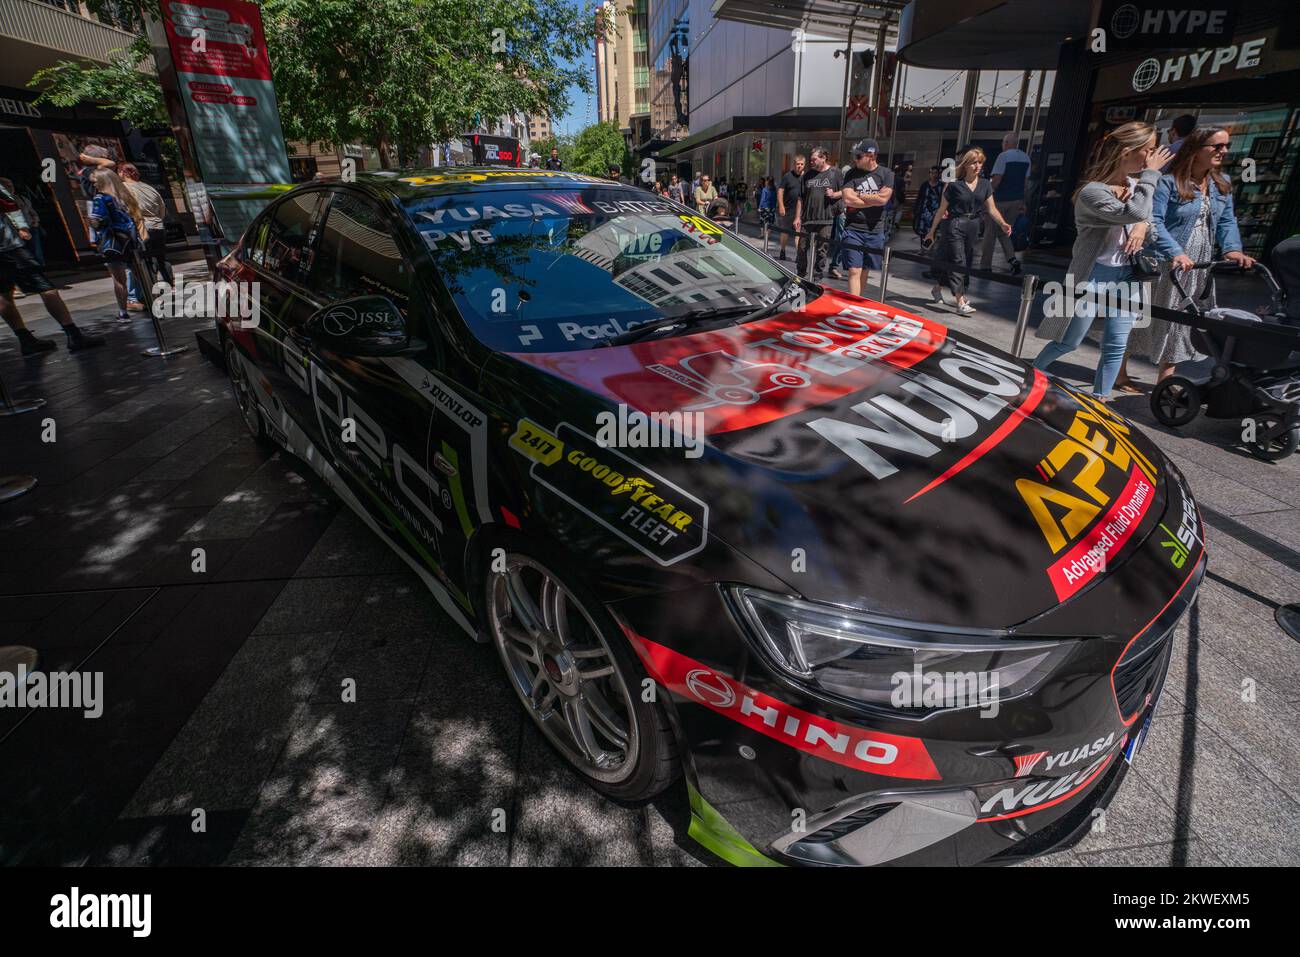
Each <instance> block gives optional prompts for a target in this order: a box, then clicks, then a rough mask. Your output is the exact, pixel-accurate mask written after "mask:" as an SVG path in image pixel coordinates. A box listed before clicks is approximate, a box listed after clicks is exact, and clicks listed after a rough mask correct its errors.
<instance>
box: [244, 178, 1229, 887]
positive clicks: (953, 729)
mask: <svg viewBox="0 0 1300 957" xmlns="http://www.w3.org/2000/svg"><path fill="white" fill-rule="evenodd" d="M223 269H224V277H225V278H227V279H231V280H236V281H246V282H258V283H260V303H261V314H260V320H259V321H258V322H257V323H256V324H255V325H254V324H252V323H249V322H246V321H242V320H238V319H232V320H229V321H223V323H222V325H221V336H222V340H223V347H224V350H225V355H226V361H227V366H228V369H229V372H230V377H231V381H232V383H233V385H234V392H235V396H236V399H237V400H238V403H239V407H240V410H241V411H242V413H243V416H244V419H245V421H246V422H247V424H248V427H249V429H250V430H251V431H252V432H253V434H254V435H255V436H257V437H258V438H259V439H262V440H270V441H274V442H277V443H279V444H280V445H282V446H284V447H285V448H287V449H290V450H291V451H293V452H295V453H296V454H297V455H299V456H301V457H302V458H303V459H304V460H305V461H306V462H308V463H309V464H310V465H311V466H312V467H313V468H314V469H316V470H317V471H318V472H319V473H320V474H321V475H322V476H324V478H325V480H326V481H327V482H328V483H329V484H330V486H331V487H332V488H333V489H334V490H335V491H336V492H337V493H338V494H339V495H340V496H341V497H342V498H343V499H344V500H345V501H346V502H348V504H349V505H351V506H352V508H354V509H355V510H356V511H357V513H358V514H359V515H360V516H361V517H362V518H363V519H364V520H365V521H366V522H367V523H368V524H369V525H370V526H371V527H372V528H373V529H374V530H375V532H376V533H378V534H379V535H380V536H382V537H383V538H384V539H385V540H386V541H387V542H389V544H390V545H392V547H393V548H395V549H396V550H397V551H398V552H399V553H400V554H401V555H402V557H403V558H404V559H405V560H406V561H407V562H408V563H409V564H410V565H411V567H412V568H413V569H414V570H415V571H416V573H417V574H419V575H420V577H421V578H422V579H423V581H424V582H425V583H426V584H427V585H428V587H429V589H430V591H431V592H432V593H433V594H434V595H435V596H436V597H437V600H438V601H439V602H440V604H441V606H442V608H443V609H444V610H445V611H446V613H447V614H448V615H449V616H450V617H451V618H452V619H453V620H454V621H455V622H456V623H457V624H458V625H459V626H460V627H461V628H463V629H464V630H465V632H466V634H467V635H469V636H471V637H475V638H477V639H479V640H481V641H490V642H492V643H494V644H495V645H496V648H497V650H498V651H499V652H500V656H501V660H502V662H503V664H504V665H505V670H506V676H507V680H509V681H510V683H511V684H512V685H513V686H514V688H515V690H516V691H517V692H518V695H519V699H520V701H521V702H522V703H523V705H524V707H525V709H526V710H527V711H528V713H529V714H530V715H531V716H532V718H533V720H534V721H536V723H537V724H538V726H539V727H540V728H541V729H542V731H543V732H544V733H545V736H546V737H547V738H548V740H549V741H550V742H551V743H552V744H553V745H554V746H555V748H556V750H557V751H559V752H560V754H562V755H563V756H564V758H565V759H566V760H567V761H568V762H569V763H570V764H572V766H573V767H574V768H575V769H576V770H577V771H578V773H580V774H581V775H582V776H583V777H585V778H586V779H587V780H588V781H589V782H590V783H591V785H592V786H593V787H595V788H597V789H598V790H600V791H602V792H604V793H605V794H608V795H611V796H613V797H616V798H621V799H630V800H635V799H644V798H648V797H650V796H652V795H654V794H656V793H658V792H660V791H662V790H663V789H664V788H666V787H667V786H668V785H669V784H670V783H672V782H673V781H674V779H675V778H676V776H677V775H678V774H679V773H684V774H685V776H686V785H687V790H688V793H689V795H690V800H691V808H692V826H691V833H692V834H693V835H694V836H695V837H696V838H697V839H699V840H700V841H701V842H702V843H704V844H706V845H707V846H708V847H710V848H711V849H712V850H713V851H715V852H716V853H717V854H719V855H720V856H722V857H723V858H725V859H727V860H729V861H732V862H736V863H771V862H781V863H795V862H799V863H819V864H885V863H904V864H913V863H937V864H976V863H989V862H1005V861H1011V860H1015V859H1019V858H1022V857H1025V856H1028V855H1032V854H1036V853H1041V852H1043V851H1046V850H1049V849H1052V848H1055V847H1059V846H1066V845H1068V844H1070V843H1072V842H1073V841H1075V840H1077V839H1079V838H1080V837H1081V836H1082V835H1083V833H1085V831H1086V829H1087V828H1088V827H1089V826H1090V824H1091V821H1092V818H1093V816H1094V814H1095V812H1096V811H1097V809H1098V808H1101V807H1103V806H1104V805H1105V804H1106V803H1107V802H1108V801H1109V800H1110V798H1111V796H1112V795H1113V794H1114V792H1115V790H1116V788H1117V787H1118V786H1119V784H1120V782H1121V780H1122V778H1123V776H1124V774H1125V771H1126V769H1127V767H1128V764H1129V762H1130V761H1131V760H1132V759H1133V757H1134V756H1135V754H1136V752H1137V750H1138V748H1139V746H1140V744H1141V741H1142V738H1143V735H1144V733H1145V730H1146V728H1147V726H1148V723H1149V721H1150V720H1151V715H1152V713H1153V711H1154V709H1155V704H1156V699H1157V697H1158V696H1159V693H1160V689H1161V685H1162V682H1163V680H1164V675H1165V671H1166V668H1167V666H1168V661H1169V655H1170V648H1171V644H1172V639H1171V635H1172V632H1173V629H1174V626H1175V624H1176V622H1177V621H1178V619H1179V618H1180V616H1181V615H1182V614H1183V613H1184V611H1185V610H1186V609H1187V607H1188V605H1189V604H1190V603H1191V601H1192V599H1193V597H1194V595H1195V592H1196V589H1197V587H1198V585H1199V582H1200V579H1201V576H1202V575H1203V573H1204V568H1205V554H1204V547H1203V527H1202V524H1201V520H1200V516H1199V513H1198V511H1197V508H1196V506H1195V504H1194V502H1193V501H1192V498H1191V496H1190V494H1189V493H1188V490H1187V486H1186V483H1185V482H1184V480H1183V479H1182V477H1181V476H1180V475H1179V473H1178V472H1177V470H1176V469H1175V468H1174V467H1173V466H1172V465H1171V464H1170V463H1169V462H1168V461H1166V460H1165V459H1164V458H1163V457H1162V456H1161V454H1160V453H1159V452H1158V451H1157V450H1156V449H1155V448H1154V447H1153V446H1152V444H1151V443H1150V442H1148V441H1147V440H1146V439H1145V438H1144V437H1143V436H1142V435H1141V434H1140V433H1138V431H1137V430H1136V429H1134V428H1133V427H1132V426H1131V425H1130V424H1129V423H1128V422H1126V421H1124V419H1122V418H1121V417H1119V416H1118V415H1116V414H1115V413H1114V412H1112V411H1111V409H1109V408H1108V407H1107V406H1106V405H1104V404H1101V403H1098V402H1096V401H1094V400H1092V399H1091V398H1089V397H1087V396H1084V395H1080V394H1078V393H1075V392H1073V391H1071V390H1070V389H1068V388H1066V387H1065V386H1063V385H1062V384H1060V383H1058V382H1056V381H1054V380H1051V379H1049V378H1046V377H1044V376H1043V375H1042V374H1041V373H1038V372H1035V371H1034V370H1033V369H1032V368H1030V367H1029V366H1027V365H1026V364H1024V363H1022V362H1020V361H1018V360H1015V359H1012V358H1010V357H1008V356H1007V355H1005V354H1003V353H1001V352H998V351H997V350H995V349H993V348H990V347H988V346H986V345H984V344H982V343H980V342H978V341H974V340H971V339H968V338H964V337H962V336H961V335H959V334H958V333H956V332H953V331H950V330H948V329H946V328H945V327H943V326H941V325H938V324H936V323H934V322H932V321H930V320H928V319H924V318H921V317H918V316H914V315H911V314H909V313H906V312H903V311H901V310H898V309H894V308H891V307H889V306H887V305H882V304H880V303H877V302H872V301H870V300H866V299H860V298H857V297H853V296H847V295H842V294H839V293H835V292H831V291H828V290H823V289H821V288H820V287H817V286H813V285H810V284H806V283H804V282H802V281H801V280H798V279H796V278H794V277H793V276H791V275H790V274H789V273H788V272H786V271H785V270H784V269H783V268H782V267H781V266H779V265H778V264H776V263H775V262H773V261H772V260H770V259H768V258H766V257H764V256H763V255H761V254H760V253H759V252H757V251H756V250H754V249H752V248H751V247H750V246H749V245H747V244H746V243H745V242H743V241H742V240H740V239H738V238H736V237H734V236H732V235H729V234H727V233H724V232H723V231H722V230H721V229H720V228H719V227H717V226H716V225H714V224H713V223H712V222H711V221H709V220H708V219H705V218H703V217H700V216H698V215H697V214H695V213H694V212H692V211H690V210H688V209H686V208H685V207H682V206H679V205H676V204H674V203H672V202H670V201H668V200H665V199H660V198H658V197H653V196H648V195H647V194H646V193H645V192H643V191H641V190H637V189H634V188H628V187H623V186H619V185H617V184H613V183H610V182H608V181H603V180H598V179H591V178H586V177H583V176H578V175H574V174H570V173H564V172H558V171H557V172H551V171H516V170H509V171H506V170H493V169H471V170H466V169H447V170H429V171H424V172H418V173H410V174H404V173H397V174H387V175H385V174H375V175H368V176H359V177H357V181H356V182H353V183H314V184H311V185H309V186H304V187H302V188H299V189H295V190H293V191H292V192H290V193H288V194H286V195H285V196H283V197H282V198H280V199H279V200H278V201H276V202H275V203H274V204H273V205H271V206H270V207H268V208H267V209H266V210H265V211H264V212H263V213H262V214H261V215H260V216H259V217H258V218H257V219H256V220H255V221H254V222H253V223H252V225H251V226H250V227H249V230H248V232H247V233H246V234H245V236H244V238H243V240H242V242H241V244H240V246H239V247H238V249H237V250H236V251H235V253H233V254H232V256H231V257H229V258H228V260H226V262H225V264H224V266H223Z"/></svg>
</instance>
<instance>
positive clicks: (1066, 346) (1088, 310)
mask: <svg viewBox="0 0 1300 957" xmlns="http://www.w3.org/2000/svg"><path fill="white" fill-rule="evenodd" d="M1133 276H1134V273H1133V267H1132V266H1129V265H1127V264H1126V265H1123V266H1103V265H1101V264H1100V263H1099V264H1097V265H1094V266H1093V267H1092V274H1091V275H1090V276H1089V277H1088V281H1087V282H1085V283H1083V284H1082V285H1081V286H1080V293H1081V294H1082V293H1083V292H1084V291H1085V290H1086V291H1088V292H1092V291H1094V290H1095V289H1096V286H1097V284H1098V283H1111V282H1128V281H1129V280H1131V279H1133ZM1098 313H1101V314H1102V316H1103V318H1104V319H1105V321H1106V325H1105V328H1104V329H1103V330H1102V334H1101V361H1100V362H1099V363H1098V364H1097V374H1096V376H1095V377H1094V378H1093V382H1092V392H1093V394H1094V395H1097V396H1100V397H1101V398H1103V399H1108V398H1110V390H1111V389H1112V388H1114V386H1115V378H1116V377H1117V376H1118V375H1119V370H1120V366H1121V365H1122V364H1123V362H1124V350H1125V349H1126V348H1127V347H1128V337H1129V333H1130V332H1132V331H1133V323H1134V322H1136V321H1137V315H1136V314H1135V313H1134V312H1132V311H1131V308H1123V307H1121V308H1118V309H1114V310H1110V311H1107V309H1106V307H1105V306H1104V305H1098V304H1097V303H1096V302H1093V301H1091V300H1082V299H1081V300H1079V301H1078V302H1077V303H1075V308H1074V315H1073V317H1072V318H1071V319H1070V324H1069V325H1068V326H1067V327H1066V329H1065V332H1064V333H1063V334H1062V335H1061V338H1060V340H1058V341H1056V342H1049V343H1048V344H1047V346H1046V347H1045V348H1044V349H1043V351H1042V352H1040V353H1039V354H1038V358H1037V359H1035V360H1034V368H1035V369H1038V370H1039V371H1041V372H1046V371H1047V368H1048V366H1050V365H1051V364H1052V363H1053V362H1055V361H1056V360H1057V359H1059V358H1061V357H1062V356H1064V355H1069V354H1070V353H1071V352H1073V351H1074V350H1075V349H1077V348H1079V343H1081V342H1083V337H1084V336H1086V335H1087V334H1088V330H1089V329H1090V328H1092V322H1093V320H1094V319H1095V318H1096V317H1097V314H1098Z"/></svg>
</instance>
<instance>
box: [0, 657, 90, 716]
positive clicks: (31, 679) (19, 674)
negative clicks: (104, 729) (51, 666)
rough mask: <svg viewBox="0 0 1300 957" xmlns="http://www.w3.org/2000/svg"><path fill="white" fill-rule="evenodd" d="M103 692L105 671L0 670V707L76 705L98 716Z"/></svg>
mask: <svg viewBox="0 0 1300 957" xmlns="http://www.w3.org/2000/svg"><path fill="white" fill-rule="evenodd" d="M103 695H104V672H102V671H51V672H44V671H28V670H27V666H26V665H19V666H18V668H17V670H16V671H0V708H74V709H81V710H82V712H83V713H84V714H85V716H86V717H87V718H98V717H99V716H100V715H102V714H103V713H104V697H103Z"/></svg>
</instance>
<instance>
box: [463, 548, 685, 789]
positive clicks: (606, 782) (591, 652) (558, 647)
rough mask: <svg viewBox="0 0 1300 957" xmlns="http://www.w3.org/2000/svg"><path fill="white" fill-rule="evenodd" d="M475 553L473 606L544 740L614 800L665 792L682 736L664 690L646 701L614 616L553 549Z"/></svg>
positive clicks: (676, 769)
mask: <svg viewBox="0 0 1300 957" xmlns="http://www.w3.org/2000/svg"><path fill="white" fill-rule="evenodd" d="M478 551H479V554H480V555H482V560H481V562H480V563H479V568H478V574H476V575H475V576H474V584H473V586H472V587H473V588H474V595H475V606H476V610H477V611H478V612H479V613H480V615H481V618H480V620H481V621H482V622H483V628H484V631H486V633H487V636H488V640H489V641H490V642H491V643H492V644H493V646H494V647H495V648H496V649H497V656H498V657H499V658H500V659H501V664H502V666H503V668H504V669H505V673H506V679H507V681H508V682H509V684H510V686H511V687H512V688H513V689H514V691H515V694H516V695H517V696H518V698H519V701H520V704H521V705H522V706H523V708H524V711H526V712H527V713H528V715H529V717H530V718H532V720H533V723H534V724H535V725H536V726H537V727H538V729H539V730H540V731H541V732H542V736H543V737H545V738H546V739H547V742H548V743H549V744H550V745H551V747H553V748H554V749H555V750H556V751H558V752H559V753H560V755H561V756H562V757H563V758H564V759H565V761H566V762H567V763H568V764H569V766H570V767H572V768H573V769H574V770H575V771H577V773H578V774H579V775H580V776H581V777H582V778H583V780H584V781H586V782H587V783H588V784H589V785H590V786H591V787H593V788H595V789H596V790H597V791H599V792H601V793H602V794H604V795H606V796H608V797H610V798H614V799H615V800H620V801H645V800H648V799H649V798H652V797H654V796H655V795H657V794H659V793H661V792H662V791H664V790H665V789H666V788H667V787H668V786H669V785H670V784H672V783H673V782H674V781H675V780H676V779H677V777H678V775H679V774H680V773H681V759H680V757H679V749H678V744H677V737H676V735H675V734H674V733H673V727H672V723H671V720H670V719H669V716H668V713H667V710H666V709H665V707H664V705H663V704H662V703H661V702H660V701H659V700H658V695H659V694H661V693H662V691H661V689H659V688H658V687H657V686H656V687H655V695H654V700H652V701H645V700H644V699H643V694H642V689H643V688H644V687H649V685H646V684H645V682H647V681H649V678H648V676H647V675H646V672H645V669H644V668H643V667H642V666H641V663H640V661H639V660H638V658H637V656H636V654H635V652H633V650H632V648H631V646H630V645H629V644H628V641H627V639H626V637H625V636H624V635H623V632H622V629H620V628H619V626H618V624H617V623H616V622H615V620H614V618H613V616H612V615H611V614H610V613H609V611H608V610H607V609H606V608H605V606H604V605H603V604H602V603H601V602H600V601H599V600H598V599H597V598H596V597H595V595H594V594H593V593H592V592H591V590H590V588H588V587H587V586H586V585H585V584H584V583H583V581H582V579H581V577H580V576H578V575H577V574H576V573H574V571H573V570H572V569H571V567H570V566H569V563H568V562H566V561H565V560H564V559H563V558H562V557H561V556H559V555H558V554H556V553H555V550H553V549H551V548H547V547H543V546H541V545H539V544H537V543H534V542H532V541H531V540H529V539H526V538H523V537H522V536H517V535H506V534H493V535H492V536H491V537H490V538H489V539H487V544H485V545H484V546H483V547H482V548H481V549H479V550H478ZM502 568H504V569H505V570H504V571H502V570H501V569H502Z"/></svg>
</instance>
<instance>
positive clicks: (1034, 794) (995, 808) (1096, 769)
mask: <svg viewBox="0 0 1300 957" xmlns="http://www.w3.org/2000/svg"><path fill="white" fill-rule="evenodd" d="M1112 757H1114V755H1111V754H1106V755H1103V756H1102V757H1100V758H1098V759H1097V760H1096V761H1094V762H1092V763H1091V764H1089V765H1088V766H1087V767H1084V768H1080V769H1078V770H1077V771H1071V772H1070V773H1069V774H1066V775H1064V776H1063V777H1059V778H1034V779H1032V780H1030V781H1029V783H1027V784H1013V785H1008V786H1007V787H1005V788H1002V789H1001V790H1000V791H998V792H997V793H996V794H994V795H993V796H992V797H990V798H989V799H988V800H986V801H985V802H984V803H983V804H981V805H980V817H978V818H976V820H977V821H978V822H980V823H988V822H990V821H1005V820H1007V819H1009V818H1013V817H1023V816H1024V815H1026V814H1033V813H1034V812H1035V811H1045V810H1047V808H1049V807H1053V806H1055V805H1057V804H1060V803H1061V802H1062V801H1068V800H1069V799H1070V798H1072V797H1074V796H1075V795H1076V794H1078V793H1079V792H1080V791H1082V790H1083V789H1084V788H1086V787H1087V786H1088V785H1089V784H1091V783H1092V782H1093V781H1095V780H1096V779H1097V777H1098V775H1100V774H1101V772H1103V771H1105V770H1106V767H1107V765H1109V764H1110V761H1111V758H1112Z"/></svg>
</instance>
